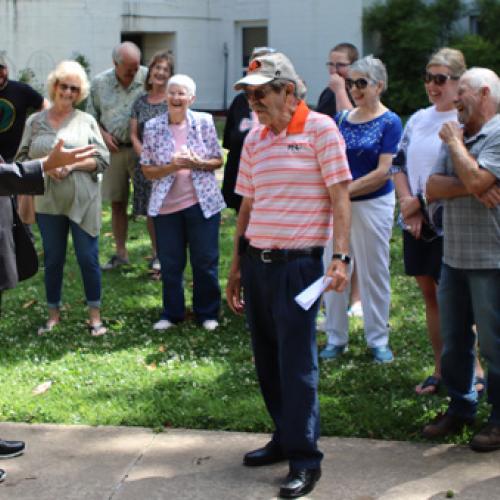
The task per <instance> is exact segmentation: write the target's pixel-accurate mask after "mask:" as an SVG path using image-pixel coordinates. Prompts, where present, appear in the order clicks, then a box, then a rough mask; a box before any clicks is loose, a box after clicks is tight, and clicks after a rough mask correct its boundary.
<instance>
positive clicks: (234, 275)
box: [226, 270, 245, 314]
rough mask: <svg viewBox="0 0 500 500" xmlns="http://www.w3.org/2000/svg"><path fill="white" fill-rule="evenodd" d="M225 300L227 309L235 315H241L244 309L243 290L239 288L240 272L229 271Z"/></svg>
mask: <svg viewBox="0 0 500 500" xmlns="http://www.w3.org/2000/svg"><path fill="white" fill-rule="evenodd" d="M226 300H227V304H228V306H229V308H230V309H231V311H233V312H234V313H236V314H242V313H243V311H244V309H245V302H244V301H243V290H242V287H241V272H240V271H239V270H237V271H235V270H231V271H230V272H229V277H228V278H227V285H226Z"/></svg>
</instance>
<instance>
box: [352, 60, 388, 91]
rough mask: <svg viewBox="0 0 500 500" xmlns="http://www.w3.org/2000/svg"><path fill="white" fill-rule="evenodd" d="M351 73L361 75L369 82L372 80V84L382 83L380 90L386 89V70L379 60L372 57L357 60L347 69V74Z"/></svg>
mask: <svg viewBox="0 0 500 500" xmlns="http://www.w3.org/2000/svg"><path fill="white" fill-rule="evenodd" d="M351 71H356V72H357V73H362V74H363V75H365V76H366V77H367V78H368V79H369V80H372V81H374V82H377V83H378V82H382V84H383V89H382V90H386V89H387V83H388V80H387V69H386V67H385V64H384V63H383V62H382V61H381V60H380V59H377V58H376V57H373V56H372V55H369V56H366V57H362V58H361V59H358V60H357V61H355V62H353V63H352V64H351V66H350V67H349V72H351Z"/></svg>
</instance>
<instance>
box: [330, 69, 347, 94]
mask: <svg viewBox="0 0 500 500" xmlns="http://www.w3.org/2000/svg"><path fill="white" fill-rule="evenodd" d="M328 86H329V87H330V88H331V89H332V90H333V92H338V91H339V90H342V89H345V80H344V79H343V78H342V77H341V76H340V75H339V74H338V73H333V74H332V75H330V81H329V83H328Z"/></svg>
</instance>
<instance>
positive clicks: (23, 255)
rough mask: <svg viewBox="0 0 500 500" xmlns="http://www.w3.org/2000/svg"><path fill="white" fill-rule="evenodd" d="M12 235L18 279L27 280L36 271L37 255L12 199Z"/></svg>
mask: <svg viewBox="0 0 500 500" xmlns="http://www.w3.org/2000/svg"><path fill="white" fill-rule="evenodd" d="M12 220H13V226H12V235H13V237H14V245H15V247H16V266H17V276H18V280H19V281H23V280H27V279H28V278H31V277H32V276H34V275H35V274H36V273H37V271H38V255H37V253H36V250H35V246H34V245H33V242H32V241H31V238H30V235H29V234H28V231H26V228H25V227H24V224H23V223H22V222H21V219H20V218H19V215H18V214H17V210H16V207H15V204H14V200H13V199H12Z"/></svg>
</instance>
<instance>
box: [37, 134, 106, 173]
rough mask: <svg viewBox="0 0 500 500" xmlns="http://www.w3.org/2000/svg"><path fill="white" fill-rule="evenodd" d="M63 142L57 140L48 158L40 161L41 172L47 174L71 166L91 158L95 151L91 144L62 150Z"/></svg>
mask: <svg viewBox="0 0 500 500" xmlns="http://www.w3.org/2000/svg"><path fill="white" fill-rule="evenodd" d="M63 145H64V141H63V140H62V139H59V141H58V142H57V144H56V145H55V146H54V147H53V148H52V151H51V152H50V154H49V156H47V158H45V160H43V161H42V164H43V170H44V171H45V172H49V171H51V170H53V169H55V168H58V167H62V166H64V165H71V164H73V163H76V162H78V161H81V160H85V159H87V158H91V157H92V156H94V155H95V152H96V149H95V146H94V145H93V144H90V145H89V146H83V147H81V148H74V149H64V148H63Z"/></svg>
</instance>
